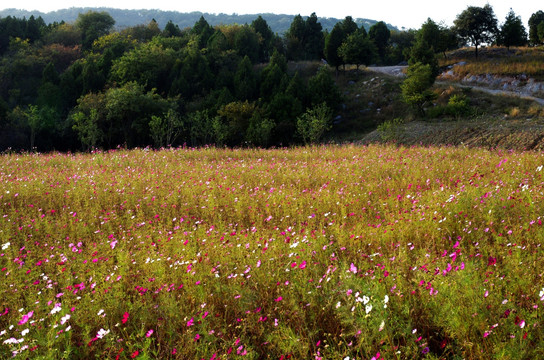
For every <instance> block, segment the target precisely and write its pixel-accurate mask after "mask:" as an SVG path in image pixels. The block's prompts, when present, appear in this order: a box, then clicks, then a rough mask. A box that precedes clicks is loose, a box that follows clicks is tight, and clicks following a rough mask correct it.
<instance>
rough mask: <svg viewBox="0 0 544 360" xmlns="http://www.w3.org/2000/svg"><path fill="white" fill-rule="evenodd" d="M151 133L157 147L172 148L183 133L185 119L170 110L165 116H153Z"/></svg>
mask: <svg viewBox="0 0 544 360" xmlns="http://www.w3.org/2000/svg"><path fill="white" fill-rule="evenodd" d="M149 131H150V133H151V138H152V139H153V142H154V143H155V147H157V148H161V147H164V146H172V145H173V144H174V142H175V141H176V140H177V139H178V138H179V136H180V135H181V133H182V132H183V119H182V118H181V117H180V116H179V114H178V112H177V111H175V110H174V109H168V111H167V112H166V113H165V114H163V116H158V115H151V121H150V122H149Z"/></svg>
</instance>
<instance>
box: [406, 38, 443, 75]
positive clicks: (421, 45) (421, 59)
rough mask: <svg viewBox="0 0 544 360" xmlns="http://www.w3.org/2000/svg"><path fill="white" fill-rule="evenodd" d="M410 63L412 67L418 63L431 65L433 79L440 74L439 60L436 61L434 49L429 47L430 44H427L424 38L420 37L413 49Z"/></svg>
mask: <svg viewBox="0 0 544 360" xmlns="http://www.w3.org/2000/svg"><path fill="white" fill-rule="evenodd" d="M408 63H409V64H410V65H413V64H416V63H421V64H424V65H429V66H430V69H431V76H432V77H433V79H434V78H436V77H437V76H438V74H439V73H440V68H439V66H438V60H437V59H436V55H435V53H434V49H433V47H431V46H429V44H427V42H426V41H425V40H424V39H423V38H422V37H420V38H419V39H418V40H417V41H416V43H415V44H414V46H413V47H412V50H411V51H410V59H409V61H408Z"/></svg>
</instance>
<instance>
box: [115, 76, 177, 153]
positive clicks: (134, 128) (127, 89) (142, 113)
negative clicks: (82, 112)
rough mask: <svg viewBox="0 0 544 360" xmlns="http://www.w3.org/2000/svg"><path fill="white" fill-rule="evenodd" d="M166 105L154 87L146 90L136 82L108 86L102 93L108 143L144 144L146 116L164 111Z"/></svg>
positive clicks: (148, 117)
mask: <svg viewBox="0 0 544 360" xmlns="http://www.w3.org/2000/svg"><path fill="white" fill-rule="evenodd" d="M169 106H170V104H169V102H168V101H167V100H165V99H163V98H162V97H160V96H159V95H158V94H156V93H155V91H154V90H151V91H149V92H147V93H146V92H145V90H144V87H143V86H142V85H139V84H137V83H136V82H129V83H127V84H125V85H123V86H122V87H118V88H112V89H109V90H108V91H106V93H105V108H106V117H107V121H108V122H109V124H110V130H111V132H108V133H106V136H107V140H108V142H109V143H108V145H109V146H112V145H113V143H115V144H126V145H127V146H130V147H134V146H142V145H146V143H147V141H148V134H149V119H150V118H151V116H153V115H161V114H164V113H166V112H167V109H168V107H169Z"/></svg>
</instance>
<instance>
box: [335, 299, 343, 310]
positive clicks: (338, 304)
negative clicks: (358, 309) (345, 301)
mask: <svg viewBox="0 0 544 360" xmlns="http://www.w3.org/2000/svg"><path fill="white" fill-rule="evenodd" d="M340 306H342V304H341V303H340V301H339V302H337V303H336V308H337V309H338V308H339V307H340Z"/></svg>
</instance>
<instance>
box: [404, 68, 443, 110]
mask: <svg viewBox="0 0 544 360" xmlns="http://www.w3.org/2000/svg"><path fill="white" fill-rule="evenodd" d="M434 80H435V77H434V76H433V74H432V68H431V66H430V65H428V64H427V65H425V64H422V63H415V64H411V65H410V66H409V67H408V73H407V76H406V79H405V80H404V81H403V83H402V84H401V90H402V99H403V101H404V102H405V103H406V104H408V105H410V106H412V107H413V108H414V109H415V110H416V111H417V112H418V114H419V115H424V114H425V106H426V105H427V104H428V103H429V102H430V101H432V100H433V99H435V97H436V95H435V94H434V93H433V92H432V91H431V90H430V88H431V86H432V85H433V83H434Z"/></svg>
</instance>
